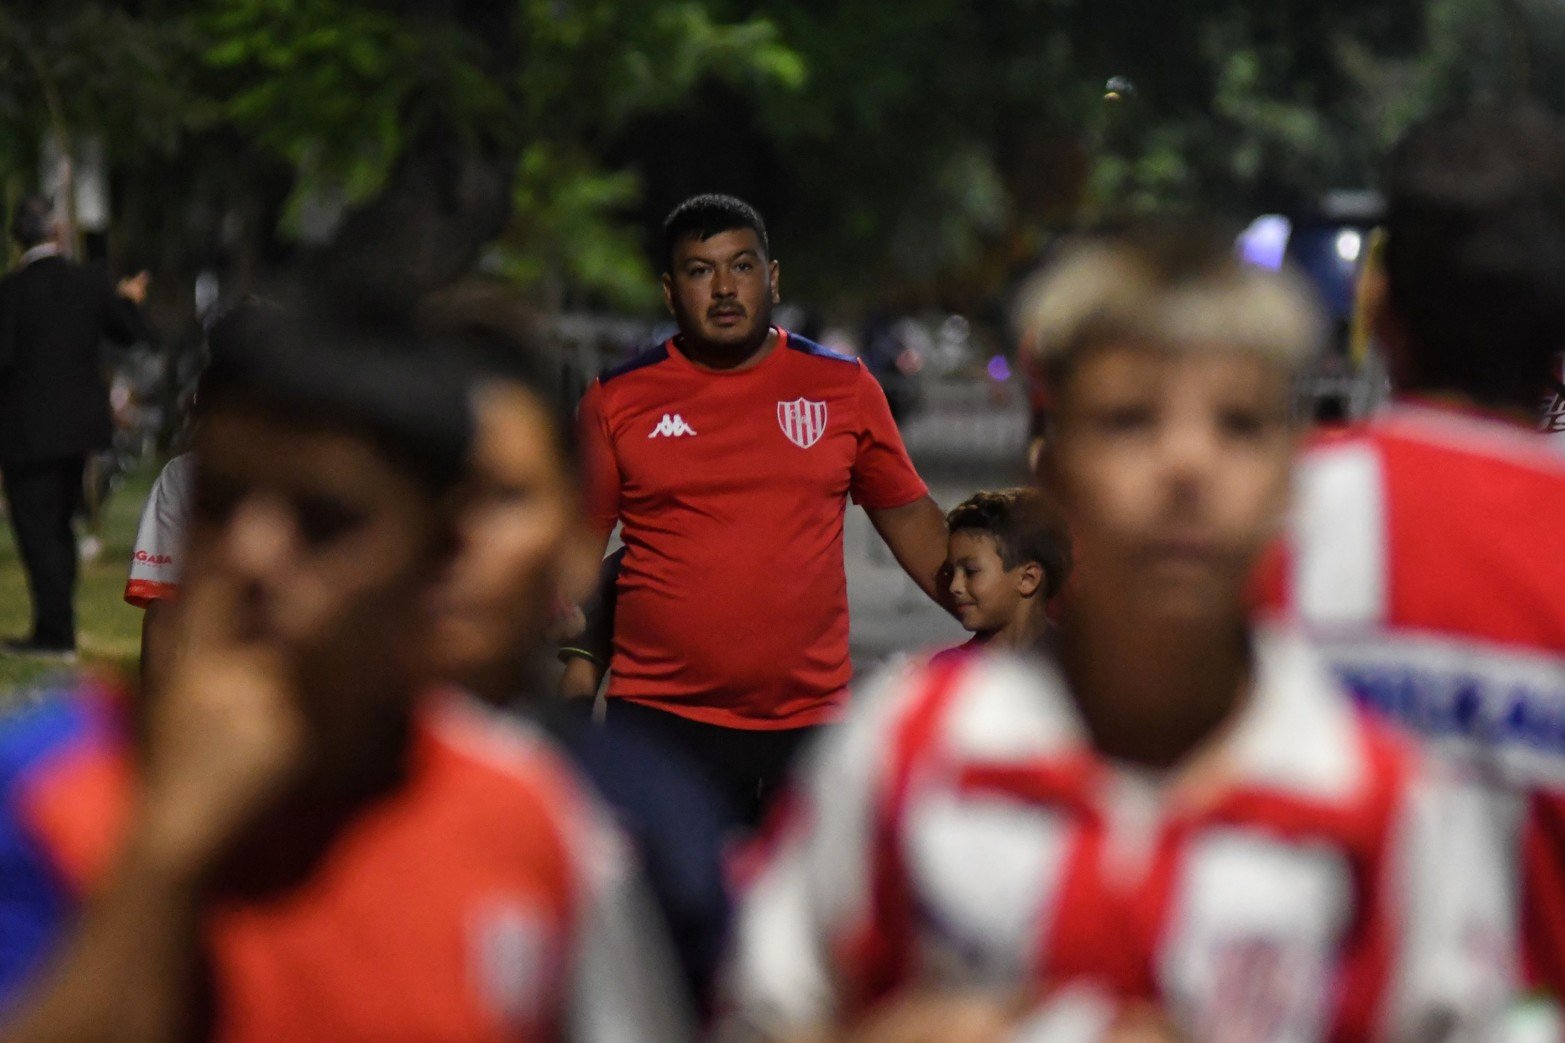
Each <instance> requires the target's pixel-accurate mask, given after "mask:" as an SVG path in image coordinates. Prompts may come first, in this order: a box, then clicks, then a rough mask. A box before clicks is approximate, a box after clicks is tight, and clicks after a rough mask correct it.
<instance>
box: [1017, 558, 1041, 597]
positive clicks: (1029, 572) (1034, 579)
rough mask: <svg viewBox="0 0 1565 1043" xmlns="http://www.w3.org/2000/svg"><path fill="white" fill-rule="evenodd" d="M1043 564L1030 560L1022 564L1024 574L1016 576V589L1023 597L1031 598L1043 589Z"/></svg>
mask: <svg viewBox="0 0 1565 1043" xmlns="http://www.w3.org/2000/svg"><path fill="white" fill-rule="evenodd" d="M1043 580H1044V572H1043V566H1042V565H1040V564H1038V563H1037V562H1036V561H1029V562H1028V563H1027V564H1025V565H1023V566H1022V574H1021V575H1020V576H1018V577H1017V578H1016V589H1017V590H1018V591H1019V592H1020V593H1021V595H1022V597H1024V598H1030V597H1032V596H1033V595H1034V594H1036V593H1038V591H1040V590H1042V589H1043Z"/></svg>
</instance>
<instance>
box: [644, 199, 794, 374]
mask: <svg viewBox="0 0 1565 1043" xmlns="http://www.w3.org/2000/svg"><path fill="white" fill-rule="evenodd" d="M672 260H673V267H672V268H671V269H670V270H669V272H668V273H667V274H665V275H664V276H663V300H664V302H665V303H666V304H667V305H668V310H669V312H670V313H671V314H672V315H673V316H674V319H675V321H676V322H678V323H679V329H680V332H681V333H683V334H685V335H686V336H688V337H692V338H694V339H695V340H697V341H699V342H700V343H702V344H706V345H710V346H713V347H732V348H743V347H747V346H751V345H754V344H755V343H756V342H757V341H758V340H759V339H760V338H761V337H762V336H764V335H765V333H766V330H767V327H768V326H769V325H770V323H771V321H772V305H773V304H775V303H776V302H777V276H778V271H777V262H776V261H768V260H767V259H766V251H765V249H764V247H762V245H761V237H760V236H758V235H756V233H755V231H754V230H753V229H749V228H736V229H732V230H730V231H727V232H719V233H717V234H716V235H714V236H712V237H711V238H709V239H693V238H692V239H685V240H683V241H681V242H680V243H678V244H677V245H676V246H675V247H674V256H673V259H672Z"/></svg>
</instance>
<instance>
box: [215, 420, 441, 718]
mask: <svg viewBox="0 0 1565 1043" xmlns="http://www.w3.org/2000/svg"><path fill="white" fill-rule="evenodd" d="M196 449H197V460H198V461H199V463H198V471H197V484H196V502H195V509H194V511H193V513H192V526H191V539H190V548H191V574H192V576H193V577H194V580H193V582H197V583H199V582H202V581H203V580H206V581H213V582H221V583H226V584H230V585H231V586H232V588H233V589H234V590H235V591H236V599H235V608H234V617H235V618H233V619H231V620H226V621H224V623H225V625H226V629H227V630H228V631H229V636H230V637H231V639H232V640H235V641H238V642H241V643H254V644H257V645H261V646H265V647H267V648H270V649H272V650H274V651H275V652H276V653H278V654H279V655H280V656H281V657H282V659H283V661H284V662H285V664H286V668H287V670H288V672H289V674H290V676H291V677H292V678H293V679H294V682H295V685H296V688H297V689H298V691H299V693H300V696H301V698H302V700H303V709H304V712H305V714H306V716H307V718H309V719H310V720H312V722H314V723H315V724H316V725H317V726H318V727H319V728H320V729H321V731H322V735H321V736H319V738H320V739H321V740H322V741H323V742H330V743H342V742H351V741H352V739H353V736H354V735H356V734H359V732H360V729H361V728H362V727H363V726H365V725H367V724H369V723H370V722H371V720H372V719H373V718H374V717H375V716H377V715H378V716H382V717H384V716H386V715H387V714H388V713H389V712H392V708H391V706H389V705H388V703H389V702H390V701H392V700H395V699H403V700H405V698H406V693H407V692H408V690H409V685H408V678H409V676H410V675H414V674H417V673H418V672H419V671H420V669H421V668H422V667H423V665H424V664H423V662H422V660H421V659H420V657H419V654H418V649H419V647H420V634H419V631H418V622H419V616H418V607H419V604H420V602H421V600H422V598H423V596H424V588H425V587H426V586H427V583H428V577H429V576H430V574H431V573H432V572H434V571H435V570H436V569H437V568H438V566H439V563H438V561H437V560H434V559H436V558H438V556H439V554H440V552H441V549H442V547H443V543H444V541H443V539H442V536H443V534H444V533H445V531H446V530H445V526H444V524H443V523H444V517H443V514H442V512H441V510H440V509H439V507H438V506H437V505H436V503H435V501H434V500H433V499H432V497H431V494H430V493H429V492H428V491H426V490H425V489H424V488H423V487H422V486H421V485H420V484H419V483H418V482H416V481H415V480H414V479H413V478H412V477H411V476H409V475H408V474H406V473H405V472H404V471H402V470H400V469H399V468H397V467H396V466H394V465H393V464H392V463H391V462H390V461H388V460H387V459H386V458H385V457H384V456H382V455H381V454H380V453H379V452H377V451H376V450H375V448H374V447H373V446H372V445H371V444H370V443H369V442H368V441H366V440H364V439H362V438H359V437H357V436H355V435H353V434H351V433H348V432H345V431H340V430H335V429H328V428H323V427H319V426H315V425H301V424H298V423H297V422H292V421H289V420H288V419H287V418H285V417H280V416H277V415H275V414H273V413H270V412H262V411H254V410H249V409H244V408H236V407H233V406H227V405H225V406H223V407H221V408H215V409H212V410H211V411H209V412H208V414H207V416H206V418H205V420H204V421H203V424H202V427H201V429H200V432H199V434H198V438H197V443H196ZM399 693H400V694H399Z"/></svg>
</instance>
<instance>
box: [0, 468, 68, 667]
mask: <svg viewBox="0 0 1565 1043" xmlns="http://www.w3.org/2000/svg"><path fill="white" fill-rule="evenodd" d="M85 461H86V458H85V457H81V456H67V457H62V458H60V459H55V460H39V461H32V462H28V463H19V464H18V463H12V464H6V465H5V466H4V468H3V469H0V476H3V478H4V482H3V485H4V488H5V499H6V504H7V508H8V510H9V512H10V516H11V532H12V533H13V534H15V536H16V548H17V551H18V552H19V553H20V554H21V556H22V567H23V568H24V569H25V570H26V572H27V586H28V589H29V590H31V591H32V595H33V632H32V635H31V636H32V639H33V640H34V641H36V642H37V643H39V644H41V645H51V646H56V647H61V648H65V647H70V648H74V647H76V609H75V606H74V605H73V604H72V598H73V596H74V594H75V591H76V533H75V531H74V530H73V529H72V528H71V519H72V518H73V517H74V516H75V515H76V512H77V511H78V510H79V509H80V508H81V504H82V468H83V466H84V464H85Z"/></svg>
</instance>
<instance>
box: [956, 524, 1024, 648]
mask: <svg viewBox="0 0 1565 1043" xmlns="http://www.w3.org/2000/svg"><path fill="white" fill-rule="evenodd" d="M946 547H947V550H946V566H947V568H948V569H949V571H950V574H951V601H952V604H953V605H954V606H955V608H956V618H957V619H958V620H960V621H961V623H962V626H963V627H964V628H965V629H967V630H971V631H974V632H976V633H990V632H993V631H996V630H999V629H1001V628H1002V627H1004V626H1005V625H1006V624H1007V623H1009V622H1011V621H1012V620H1013V619H1015V618H1016V615H1017V613H1018V612H1020V611H1021V608H1022V604H1023V602H1024V601H1025V600H1026V599H1027V598H1028V597H1029V596H1030V595H1032V594H1033V593H1035V592H1036V591H1037V589H1038V586H1039V581H1040V579H1041V577H1042V571H1043V570H1042V569H1041V568H1039V566H1038V565H1037V564H1036V563H1027V564H1024V565H1019V566H1017V567H1016V568H1014V569H1007V568H1006V567H1005V562H1004V560H1003V559H1002V558H1001V557H1000V547H999V544H998V543H997V542H996V541H995V538H994V536H993V535H991V534H990V533H987V532H981V531H979V530H976V529H957V530H956V531H955V532H953V533H951V536H950V539H949V541H948V542H947V544H946ZM1029 566H1030V567H1029Z"/></svg>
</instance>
